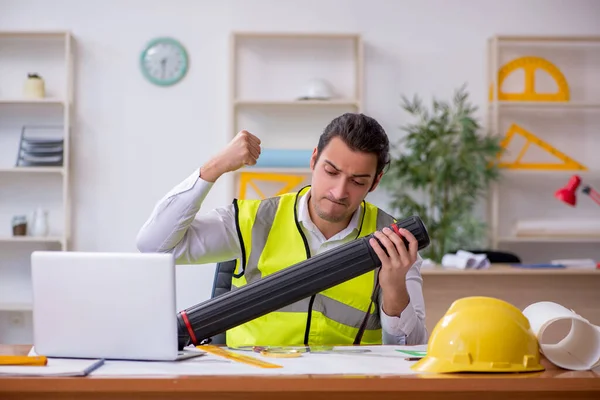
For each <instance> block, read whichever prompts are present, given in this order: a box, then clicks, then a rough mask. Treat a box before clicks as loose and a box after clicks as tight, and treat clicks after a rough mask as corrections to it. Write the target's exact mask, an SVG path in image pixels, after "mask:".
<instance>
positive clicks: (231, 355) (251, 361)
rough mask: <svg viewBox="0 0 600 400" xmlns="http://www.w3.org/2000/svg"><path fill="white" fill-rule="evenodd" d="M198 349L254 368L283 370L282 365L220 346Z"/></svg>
mask: <svg viewBox="0 0 600 400" xmlns="http://www.w3.org/2000/svg"><path fill="white" fill-rule="evenodd" d="M196 347H197V348H198V349H200V350H202V351H205V352H207V353H209V354H213V355H215V356H219V357H223V358H226V359H228V360H232V361H237V362H240V363H244V364H248V365H252V366H254V367H259V368H283V366H282V365H279V364H273V363H270V362H266V361H263V360H259V359H258V358H255V357H250V356H247V355H244V354H238V353H235V352H233V351H229V350H225V349H224V348H222V347H219V346H213V345H200V346H196Z"/></svg>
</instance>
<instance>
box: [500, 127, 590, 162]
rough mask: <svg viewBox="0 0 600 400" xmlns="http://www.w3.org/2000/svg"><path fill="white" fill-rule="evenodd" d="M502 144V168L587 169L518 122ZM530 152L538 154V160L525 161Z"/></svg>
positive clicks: (510, 129)
mask: <svg viewBox="0 0 600 400" xmlns="http://www.w3.org/2000/svg"><path fill="white" fill-rule="evenodd" d="M501 146H502V148H503V150H502V151H501V152H500V153H498V156H497V159H498V161H499V163H498V167H500V168H511V169H538V170H587V167H585V166H584V165H582V164H580V163H579V162H577V161H575V160H574V159H572V158H571V157H569V156H567V155H566V154H565V153H563V152H561V151H559V150H557V149H555V148H554V147H553V146H552V145H550V144H549V143H548V142H545V141H543V140H542V139H540V138H538V137H537V136H535V135H534V134H533V133H531V132H529V131H527V130H525V129H523V128H522V127H520V126H519V125H517V124H512V125H511V126H510V128H509V129H508V131H507V132H506V135H505V137H504V139H503V140H502V142H501ZM530 154H533V155H537V156H536V161H523V158H525V157H526V156H527V155H530ZM552 161H553V162H552Z"/></svg>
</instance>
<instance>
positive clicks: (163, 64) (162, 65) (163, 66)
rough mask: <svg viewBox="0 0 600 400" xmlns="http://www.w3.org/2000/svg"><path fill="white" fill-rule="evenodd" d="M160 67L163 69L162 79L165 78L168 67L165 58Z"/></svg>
mask: <svg viewBox="0 0 600 400" xmlns="http://www.w3.org/2000/svg"><path fill="white" fill-rule="evenodd" d="M160 65H161V67H162V78H163V79H164V78H165V69H166V67H167V59H166V58H163V59H162V60H160Z"/></svg>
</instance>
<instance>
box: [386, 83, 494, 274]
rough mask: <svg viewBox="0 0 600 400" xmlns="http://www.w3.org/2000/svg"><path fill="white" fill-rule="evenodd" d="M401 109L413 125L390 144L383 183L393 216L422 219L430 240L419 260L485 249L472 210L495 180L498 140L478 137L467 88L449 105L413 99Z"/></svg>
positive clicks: (483, 234) (480, 226) (482, 227)
mask: <svg viewBox="0 0 600 400" xmlns="http://www.w3.org/2000/svg"><path fill="white" fill-rule="evenodd" d="M402 108H403V109H404V110H405V111H406V112H408V113H409V114H410V115H411V116H412V117H414V119H415V121H414V122H412V123H409V124H407V125H405V126H403V127H402V130H403V131H405V132H406V135H405V136H404V137H403V138H401V139H400V140H399V141H398V142H397V143H392V145H391V147H392V157H391V162H390V166H389V169H388V171H387V173H386V174H385V175H384V178H383V179H382V186H383V187H384V188H385V189H386V191H388V192H389V194H390V196H391V204H390V205H391V207H392V209H393V212H394V213H396V215H404V216H408V215H415V214H416V215H419V216H420V217H421V219H422V220H423V223H424V224H425V226H426V227H427V230H428V232H429V235H430V237H431V245H430V246H429V247H428V248H427V249H425V251H424V252H423V253H422V255H423V257H426V258H430V259H431V260H433V261H435V262H438V263H439V262H441V259H442V257H443V256H444V254H446V253H448V252H454V251H456V250H458V249H474V248H480V247H482V246H484V245H485V240H486V237H487V235H486V225H487V224H486V223H485V222H484V221H482V219H481V218H478V217H477V216H476V215H475V211H476V206H477V204H478V201H479V200H480V199H481V198H482V197H484V196H485V194H486V193H487V190H488V188H489V184H490V183H491V182H492V181H494V180H496V179H498V177H499V169H498V167H497V165H496V163H495V162H494V161H495V159H496V156H497V155H498V153H499V152H500V151H501V150H502V148H501V145H500V142H501V138H500V137H498V136H495V135H490V134H484V133H483V132H481V131H482V128H481V126H480V124H479V122H478V121H477V119H476V117H475V112H476V111H477V108H476V107H475V106H473V105H471V104H470V103H469V101H468V93H467V91H466V86H462V87H460V88H459V89H457V90H456V91H455V93H454V97H453V99H452V102H451V103H449V102H446V101H440V100H436V99H435V98H434V99H433V102H432V105H431V107H430V108H427V107H426V106H424V105H423V102H422V101H421V99H420V98H419V97H418V96H414V97H413V100H409V99H407V98H406V97H405V96H402Z"/></svg>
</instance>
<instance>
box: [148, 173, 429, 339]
mask: <svg viewBox="0 0 600 400" xmlns="http://www.w3.org/2000/svg"><path fill="white" fill-rule="evenodd" d="M199 175H200V174H199V171H198V170H196V171H194V173H193V174H192V175H190V176H189V177H188V178H187V179H185V180H184V181H183V182H181V183H180V184H179V185H177V186H176V187H174V188H173V189H172V190H171V191H170V192H169V193H167V195H166V196H165V197H163V198H162V199H161V200H160V201H159V202H158V204H156V206H155V208H154V210H153V211H152V214H151V215H150V217H149V218H148V220H147V221H146V223H145V224H144V225H143V226H142V228H141V230H140V232H139V233H138V236H137V247H138V249H139V250H140V251H141V252H148V253H149V252H169V253H173V255H174V256H175V258H176V262H177V263H178V264H209V263H217V262H221V261H228V260H233V259H237V258H240V257H241V250H240V242H239V239H238V235H237V231H236V223H235V210H234V208H233V204H229V205H227V206H224V207H218V208H215V209H212V210H210V211H207V212H203V213H200V212H199V211H200V208H201V206H202V202H203V201H204V199H205V198H206V195H207V194H208V192H209V191H210V189H211V188H212V186H213V183H211V182H207V181H205V180H203V179H201V178H200V176H199ZM307 198H308V196H307V194H305V195H303V196H301V197H300V199H299V201H298V219H299V222H300V223H301V226H302V229H303V231H304V234H305V236H306V239H307V241H308V244H309V247H310V251H311V254H313V255H316V254H319V253H321V252H323V251H326V250H329V249H331V248H333V247H336V246H339V245H341V244H344V243H347V242H349V241H351V240H353V239H354V238H355V237H356V234H357V230H358V221H359V217H360V215H359V214H360V212H358V211H357V212H355V213H354V215H353V217H352V219H351V221H350V223H349V224H348V227H346V229H344V230H342V231H341V232H339V233H338V234H336V235H334V236H333V237H331V238H329V239H325V237H324V236H323V234H322V233H321V232H320V231H319V229H317V227H316V226H315V225H314V224H313V222H312V221H311V219H310V216H309V213H308V209H307ZM421 263H422V259H421V257H419V259H418V260H417V262H415V263H414V265H413V266H412V267H411V268H410V270H409V271H408V273H407V276H406V289H407V291H408V295H409V297H410V301H409V304H408V306H407V307H406V308H405V309H404V311H402V313H401V314H400V315H399V316H389V315H386V314H385V313H384V312H383V309H382V307H381V306H380V315H381V325H382V331H383V338H382V341H383V343H384V344H401V345H402V344H407V345H413V344H425V343H427V339H428V333H427V329H426V328H425V304H424V299H423V291H422V289H423V279H422V277H421V271H420V268H421Z"/></svg>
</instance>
